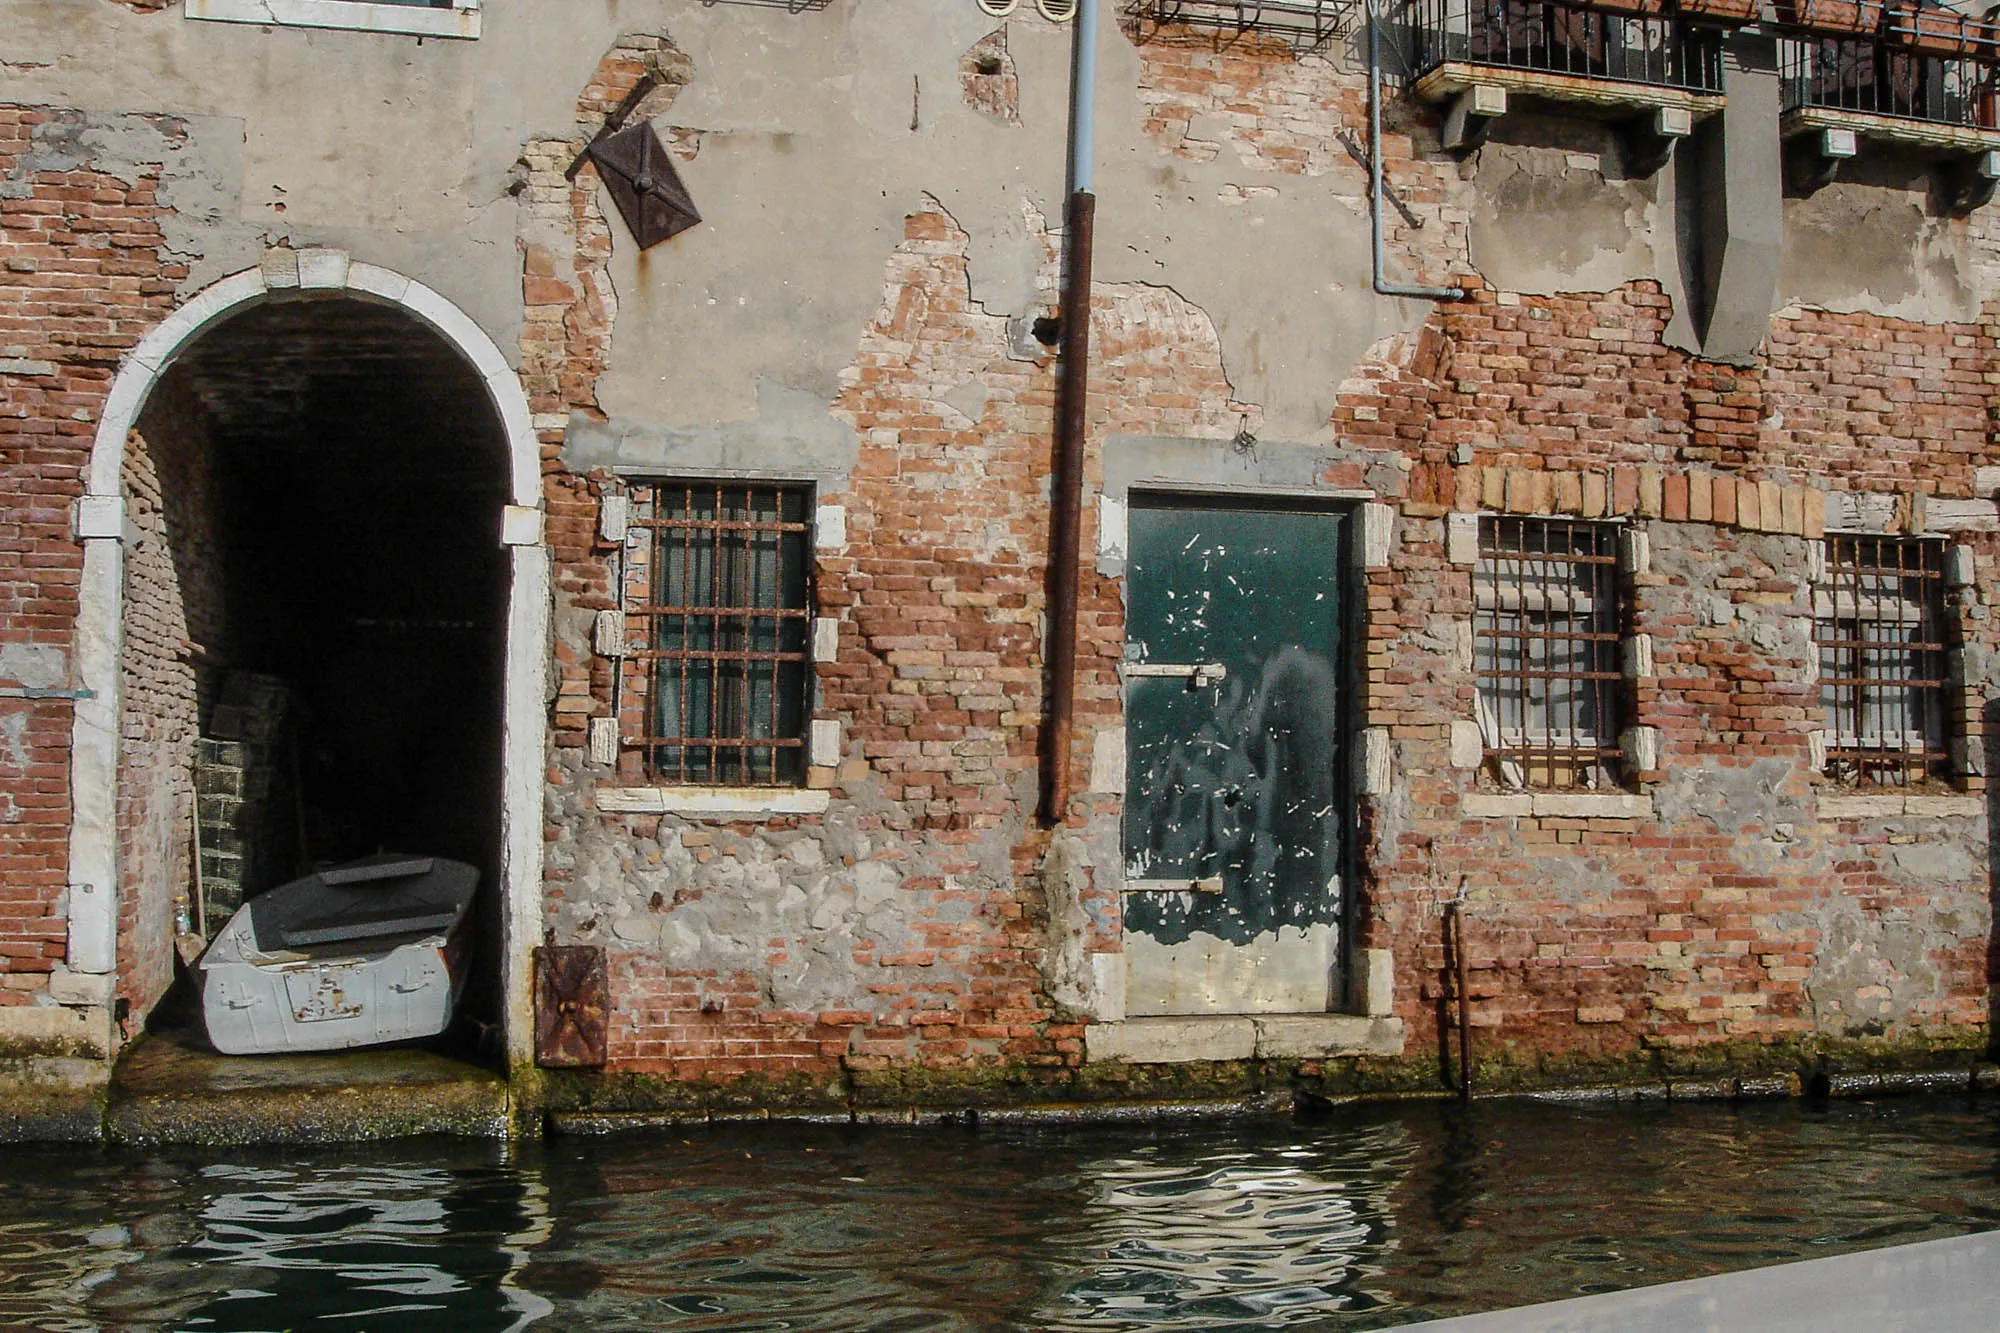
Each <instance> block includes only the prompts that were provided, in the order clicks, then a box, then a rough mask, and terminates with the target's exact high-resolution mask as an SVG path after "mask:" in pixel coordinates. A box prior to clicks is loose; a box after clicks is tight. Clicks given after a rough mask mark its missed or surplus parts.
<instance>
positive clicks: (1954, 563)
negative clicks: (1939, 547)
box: [1944, 546, 1979, 588]
mask: <svg viewBox="0 0 2000 1333" xmlns="http://www.w3.org/2000/svg"><path fill="white" fill-rule="evenodd" d="M1944 578H1945V582H1946V583H1949V584H1950V585H1951V586H1952V587H1954V588H1970V587H1971V586H1972V585H1973V584H1974V583H1976V582H1978V580H1979V575H1978V573H1977V571H1976V570H1975V569H1974V567H1973V561H1972V548H1971V547H1970V546H1953V547H1952V548H1951V549H1950V550H1948V551H1946V552H1945V559H1944Z"/></svg>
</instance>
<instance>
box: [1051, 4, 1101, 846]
mask: <svg viewBox="0 0 2000 1333" xmlns="http://www.w3.org/2000/svg"><path fill="white" fill-rule="evenodd" d="M1097 8H1098V0H1079V2H1078V4H1077V7H1076V17H1075V19H1074V20H1073V21H1074V22H1075V24H1076V35H1075V46H1074V48H1073V57H1072V64H1071V73H1070V110H1069V182H1068V183H1069V193H1068V198H1067V200H1066V201H1065V204H1064V208H1063V237H1064V241H1065V245H1064V256H1063V258H1064V264H1065V267H1066V269H1067V272H1066V273H1065V275H1064V282H1063V295H1062V309H1061V311H1060V312H1059V314H1058V319H1057V324H1058V327H1059V328H1060V330H1061V336H1062V343H1061V349H1060V368H1059V372H1058V378H1057V381H1056V404H1057V406H1056V421H1055V440H1054V445H1055V448H1054V457H1053V460H1052V468H1051V474H1050V477H1049V502H1050V513H1049V586H1048V595H1049V631H1048V632H1049V638H1048V671H1049V674H1048V691H1049V694H1048V708H1047V713H1046V719H1045V721H1046V725H1045V726H1044V728H1043V733H1044V734H1043V736H1042V810H1041V817H1042V822H1043V823H1045V824H1048V825H1051V826H1053V825H1056V824H1060V823H1062V821H1063V818H1064V816H1065V815H1066V814H1068V812H1069V803H1070V797H1071V796H1072V795H1073V794H1074V781H1073V779H1072V777H1071V773H1070V749H1071V744H1070V743H1071V739H1072V737H1073V736H1074V734H1075V717H1076V646H1077V645H1076V612H1077V605H1076V604H1077V596H1078V591H1077V590H1078V585H1079V583H1080V580H1081V578H1082V564H1083V551H1082V544H1083V543H1082V534H1083V453H1084V448H1083V446H1084V435H1085V432H1086V428H1087V419H1086V417H1085V414H1084V408H1085V405H1086V403H1087V400H1088V398H1089V393H1090V258H1091V246H1092V238H1093V236H1094V234H1095V230H1096V220H1097V196H1096V195H1094V194H1092V193H1091V159H1092V156H1093V154H1094V152H1095V138H1096V125H1095V110H1096V108H1095V98H1096V91H1097Z"/></svg>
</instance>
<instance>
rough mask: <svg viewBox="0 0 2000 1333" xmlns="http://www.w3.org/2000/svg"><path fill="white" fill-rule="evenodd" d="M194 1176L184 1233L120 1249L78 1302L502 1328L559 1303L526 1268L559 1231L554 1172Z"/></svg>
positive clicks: (282, 1319) (125, 1312)
mask: <svg viewBox="0 0 2000 1333" xmlns="http://www.w3.org/2000/svg"><path fill="white" fill-rule="evenodd" d="M399 1155H400V1154H399ZM182 1189H183V1190H184V1191H185V1193H186V1194H190V1195H193V1196H194V1199H195V1200H196V1201H198V1202H197V1203H196V1205H195V1206H194V1207H192V1208H190V1209H189V1211H190V1212H191V1213H192V1216H191V1217H190V1218H188V1219H187V1220H185V1221H183V1222H182V1224H181V1226H180V1228H179V1229H178V1232H179V1234H177V1235H174V1236H173V1237H172V1238H171V1240H170V1241H169V1239H168V1238H166V1237H155V1238H154V1239H153V1243H151V1244H149V1245H147V1246H146V1247H145V1248H144V1249H143V1250H142V1251H140V1250H136V1248H135V1249H128V1250H126V1251H124V1252H122V1253H120V1254H119V1255H117V1256H115V1257H113V1258H112V1262H111V1263H110V1264H108V1265H107V1266H106V1267H105V1268H104V1269H102V1270H100V1278H101V1280H100V1281H98V1282H95V1283H92V1284H91V1285H92V1286H93V1288H94V1290H93V1293H92V1294H91V1296H90V1297H89V1298H88V1299H87V1300H86V1301H85V1302H84V1309H83V1310H80V1311H79V1313H80V1314H83V1313H86V1312H87V1313H88V1314H89V1315H90V1316H93V1317H94V1319H97V1320H106V1321H108V1322H110V1323H111V1324H113V1325H114V1326H118V1327H125V1326H128V1325H137V1326H144V1327H173V1328H177V1329H216V1330H229V1329H236V1330H246V1331H247V1330H258V1329H270V1328H296V1327H308V1326H317V1325H326V1326H340V1327H347V1328H377V1327H391V1326H393V1327H398V1328H409V1327H438V1328H452V1329H464V1330H474V1329H477V1330H493V1331H495V1333H499V1331H501V1330H519V1329H524V1328H526V1327H528V1326H529V1325H530V1324H532V1323H534V1322H535V1321H537V1320H538V1319H541V1318H542V1317H544V1316H546V1315H548V1314H549V1313H550V1312H551V1311H552V1309H553V1307H552V1306H551V1305H550V1304H549V1303H548V1301H546V1300H545V1299H543V1298H542V1297H540V1296H537V1295H535V1294H533V1293H531V1292H528V1291H525V1290H523V1289H522V1288H521V1287H520V1285H519V1284H518V1282H517V1281H516V1278H517V1275H518V1273H519V1271H520V1269H521V1268H522V1266H523V1265H524V1263H525V1261H526V1257H527V1254H528V1251H529V1250H530V1249H531V1248H532V1247H533V1246H534V1245H537V1244H539V1243H540V1241H541V1240H542V1239H543V1238H545V1236H546V1234H547V1221H546V1213H545V1211H544V1208H543V1204H542V1195H543V1190H542V1187H541V1185H540V1183H539V1182H538V1181H537V1180H536V1179H535V1178H534V1177H533V1176H532V1175H530V1174H524V1173H521V1172H517V1171H514V1170H511V1169H508V1168H507V1167H505V1166H504V1165H497V1166H472V1167H456V1166H453V1167H444V1166H440V1167H421V1166H404V1165H333V1166H324V1165H315V1164H313V1163H310V1162H308V1163H301V1164H294V1163H269V1164H251V1165H232V1164H217V1165H211V1166H206V1167H202V1168H200V1169H198V1170H194V1171H190V1172H188V1173H187V1176H186V1177H185V1179H184V1181H183V1183H182ZM180 1202H181V1203H182V1206H183V1207H187V1205H188V1202H189V1201H187V1200H185V1199H183V1200H180ZM90 1326H91V1327H96V1326H98V1325H97V1324H96V1323H95V1322H93V1323H92V1324H91V1325H90Z"/></svg>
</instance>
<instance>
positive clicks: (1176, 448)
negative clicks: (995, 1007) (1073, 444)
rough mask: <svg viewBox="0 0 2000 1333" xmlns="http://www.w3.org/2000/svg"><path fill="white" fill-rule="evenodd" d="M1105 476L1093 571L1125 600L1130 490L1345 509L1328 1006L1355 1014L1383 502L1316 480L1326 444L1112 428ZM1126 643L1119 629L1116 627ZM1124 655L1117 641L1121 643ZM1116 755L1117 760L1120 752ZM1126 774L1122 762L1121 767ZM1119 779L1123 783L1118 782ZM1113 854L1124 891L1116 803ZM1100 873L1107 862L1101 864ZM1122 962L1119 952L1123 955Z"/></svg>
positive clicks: (1193, 499) (1360, 1001) (1361, 992)
mask: <svg viewBox="0 0 2000 1333" xmlns="http://www.w3.org/2000/svg"><path fill="white" fill-rule="evenodd" d="M1103 452H1104V483H1103V486H1102V488H1101V489H1100V490H1099V492H1098V497H1097V503H1098V514H1097V517H1098V555H1097V570H1098V573H1100V574H1102V575H1105V576H1107V577H1112V578H1116V579H1117V580H1118V583H1119V597H1120V599H1121V601H1122V599H1124V598H1125V597H1126V596H1128V595H1129V585H1128V584H1127V583H1126V580H1125V572H1126V555H1127V549H1128V546H1127V543H1128V532H1129V517H1130V512H1131V508H1132V503H1133V497H1134V496H1135V495H1138V496H1141V497H1143V501H1142V502H1151V501H1154V500H1156V499H1166V500H1182V501H1185V502H1187V503H1190V504H1195V505H1218V506H1228V505H1231V504H1232V503H1233V504H1236V505H1240V506H1243V507H1251V506H1256V505H1265V506H1273V505H1275V506H1279V507H1285V508H1296V509H1302V510H1317V511H1321V512H1331V511H1342V512H1349V513H1350V514H1351V517H1350V520H1349V522H1347V523H1346V524H1344V525H1343V537H1342V542H1341V547H1342V549H1341V551H1340V553H1339V559H1340V571H1341V572H1340V577H1341V581H1342V583H1343V584H1344V586H1345V587H1346V588H1347V590H1348V592H1349V593H1350V595H1349V597H1348V599H1347V605H1346V607H1345V608H1344V609H1343V625H1342V631H1343V633H1344V634H1345V635H1346V639H1347V642H1346V645H1345V647H1344V651H1343V653H1342V660H1341V662H1340V663H1339V667H1340V672H1341V677H1342V679H1341V685H1342V687H1343V688H1344V689H1345V690H1346V691H1347V693H1348V698H1349V699H1351V700H1353V701H1354V703H1353V705H1352V706H1350V707H1348V708H1345V709H1343V710H1341V716H1340V718H1339V719H1338V722H1339V727H1340V731H1339V737H1340V744H1341V745H1342V747H1343V752H1344V753H1345V754H1346V755H1347V757H1348V762H1346V763H1344V764H1342V765H1341V768H1340V771H1339V772H1338V773H1337V774H1336V775H1335V781H1336V782H1337V784H1338V788H1337V790H1338V792H1339V795H1338V797H1337V799H1338V801H1339V803H1340V810H1341V817H1342V820H1343V822H1344V824H1345V829H1344V834H1345V836H1344V837H1343V838H1342V840H1341V854H1340V875H1341V890H1342V891H1341V903H1340V913H1339V921H1340V942H1339V947H1338V964H1337V965H1338V969H1339V974H1340V975H1339V986H1338V989H1337V990H1336V991H1335V992H1334V993H1333V994H1332V995H1331V998H1330V1004H1329V1008H1328V1010H1327V1012H1329V1013H1336V1014H1338V1013H1346V1014H1359V1013H1362V1012H1363V1011H1364V1010H1365V1008H1366V999H1367V996H1366V994H1365V986H1366V978H1365V977H1364V976H1363V975H1362V973H1363V968H1362V962H1363V957H1364V955H1363V951H1362V949H1361V944H1360V930H1361V925H1362V918H1361V912H1360V899H1361V893H1360V889H1361V884H1362V872H1363V870H1364V868H1365V864H1366V861H1365V857H1364V855H1363V849H1362V847H1361V832H1362V828H1361V822H1362V821H1361V817H1360V816H1361V805H1360V798H1361V783H1360V781H1359V777H1358V773H1357V770H1356V766H1357V765H1358V764H1359V763H1360V762H1361V755H1360V745H1361V739H1362V731H1363V729H1364V727H1365V726H1366V716H1365V712H1364V708H1365V690H1364V687H1365V684H1366V679H1367V677H1366V667H1365V656H1366V652H1365V642H1366V641H1365V637H1364V636H1365V634H1366V632H1367V609H1368V600H1367V571H1368V567H1369V565H1370V564H1371V563H1372V562H1371V561H1370V560H1368V559H1366V558H1364V544H1365V542H1366V538H1365V535H1364V527H1365V526H1366V522H1365V520H1366V518H1367V511H1368V510H1370V509H1373V508H1386V507H1384V506H1382V505H1381V503H1380V502H1381V497H1380V496H1379V495H1378V494H1377V493H1376V492H1374V491H1372V490H1367V489H1363V488H1359V487H1337V486H1323V485H1318V484H1316V481H1317V478H1318V477H1319V475H1320V474H1321V473H1322V472H1323V471H1324V470H1325V468H1326V465H1327V451H1326V449H1325V447H1324V446H1308V445H1286V444H1272V443H1269V442H1260V443H1259V444H1258V446H1257V448H1256V449H1255V450H1250V451H1243V452H1236V451H1233V450H1230V449H1228V448H1227V447H1226V442H1224V441H1218V440H1212V439H1209V440H1193V439H1162V438H1159V437H1151V436H1130V435H1125V436H1111V437H1109V438H1107V439H1106V440H1105V442H1104V445H1103ZM1121 642H1122V631H1121ZM1120 655H1121V657H1122V655H1123V654H1122V648H1121V654H1120ZM1118 703H1119V714H1118V715H1119V725H1120V727H1121V728H1122V727H1123V725H1124V716H1125V712H1124V709H1125V692H1124V688H1123V686H1122V684H1121V686H1120V688H1119V691H1118ZM1121 763H1122V759H1121ZM1121 776H1122V769H1121ZM1120 787H1121V790H1122V787H1123V783H1122V781H1121V783H1120ZM1116 837H1117V845H1118V849H1119V850H1118V856H1117V858H1116V866H1115V868H1113V870H1112V873H1111V874H1110V875H1109V876H1104V878H1106V879H1109V880H1112V881H1113V885H1112V887H1113V888H1114V891H1115V892H1116V893H1117V894H1118V895H1119V896H1120V897H1121V898H1122V896H1123V893H1124V885H1125V858H1124V810H1123V802H1121V806H1120V813H1119V823H1118V827H1117V830H1116ZM1099 874H1100V875H1101V876H1102V875H1103V870H1102V869H1100V870H1099ZM1121 966H1122V959H1121Z"/></svg>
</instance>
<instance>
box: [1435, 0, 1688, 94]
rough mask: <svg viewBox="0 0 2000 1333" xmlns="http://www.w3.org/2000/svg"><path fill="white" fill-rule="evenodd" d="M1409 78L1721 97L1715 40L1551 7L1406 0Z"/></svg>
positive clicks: (1645, 20)
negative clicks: (1494, 77)
mask: <svg viewBox="0 0 2000 1333" xmlns="http://www.w3.org/2000/svg"><path fill="white" fill-rule="evenodd" d="M1405 15H1406V21H1407V22H1408V24H1409V26H1410V28H1411V29H1412V32H1413V42H1414V47H1415V52H1416V59H1415V61H1414V62H1413V65H1414V68H1413V77H1415V78H1422V77H1423V76H1424V75H1426V74H1428V73H1430V72H1431V71H1432V70H1434V69H1436V68H1437V67H1438V66H1440V65H1443V64H1447V63H1450V62H1453V61H1463V62H1467V63H1470V64H1475V65H1496V66H1501V67H1503V68H1507V69H1525V70H1537V71H1540V72H1543V73H1548V74H1561V75H1567V76H1570V77H1574V78H1585V79H1602V80H1607V81H1612V82H1618V83H1643V84H1650V85H1652V86H1655V87H1662V88H1680V89H1684V90H1686V91H1688V92H1697V93H1717V92H1721V91H1722V38H1721V35H1720V33H1719V32H1717V30H1715V29H1714V28H1709V27H1702V26H1698V25H1694V24H1690V23H1687V22H1685V21H1683V20H1681V19H1679V18H1677V17H1675V16H1673V15H1668V14H1650V15H1641V14H1613V13H1606V12H1604V11H1603V10H1601V9H1590V8H1585V7H1583V6H1581V5H1570V4H1559V3H1555V2H1554V0H1409V3H1408V4H1407V6H1406V9H1405Z"/></svg>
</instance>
